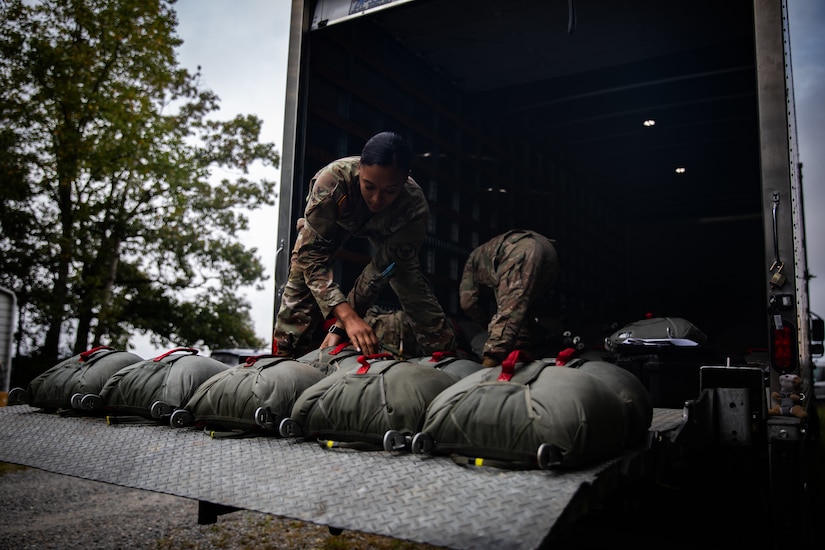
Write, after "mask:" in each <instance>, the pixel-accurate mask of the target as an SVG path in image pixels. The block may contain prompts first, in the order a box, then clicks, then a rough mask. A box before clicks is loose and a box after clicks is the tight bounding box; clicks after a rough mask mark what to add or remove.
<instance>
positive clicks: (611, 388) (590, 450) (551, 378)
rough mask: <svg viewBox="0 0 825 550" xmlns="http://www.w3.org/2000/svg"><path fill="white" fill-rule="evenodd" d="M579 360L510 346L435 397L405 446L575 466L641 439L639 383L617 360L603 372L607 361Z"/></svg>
mask: <svg viewBox="0 0 825 550" xmlns="http://www.w3.org/2000/svg"><path fill="white" fill-rule="evenodd" d="M586 364H587V363H583V364H580V363H575V362H572V363H571V365H573V368H571V367H567V366H557V365H556V362H555V360H554V359H552V358H548V359H542V360H535V361H533V360H529V358H527V357H525V356H523V355H522V352H519V351H515V352H513V353H511V354H510V355H509V356H508V357H507V359H505V361H504V362H503V363H502V365H501V366H500V367H495V368H492V369H485V370H481V371H478V372H475V373H473V374H471V375H469V376H467V377H466V378H463V379H461V380H459V381H458V382H456V383H455V384H453V385H452V386H451V387H449V388H448V389H447V390H445V391H443V392H442V393H441V394H439V395H438V396H437V397H435V398H434V399H433V401H432V402H431V403H430V405H429V407H428V408H427V415H426V419H425V422H424V426H423V428H422V429H421V431H420V432H418V433H416V434H415V435H414V436H413V439H412V445H411V447H412V451H413V452H414V453H417V454H425V453H426V454H430V453H436V454H448V455H451V457H452V458H453V460H454V461H456V462H457V463H459V464H476V465H483V464H486V465H491V466H496V467H503V468H542V469H549V468H575V467H580V466H584V465H587V464H590V463H593V462H595V461H598V460H602V459H605V458H607V457H609V456H611V455H615V454H617V453H618V452H620V451H621V450H622V449H624V448H625V447H627V446H628V445H629V444H631V443H633V442H641V441H643V436H644V434H643V433H642V429H641V426H643V425H645V424H647V426H644V429H645V430H646V429H647V427H648V426H649V424H650V419H651V418H652V408H651V407H649V405H647V404H646V402H645V395H644V392H645V390H644V388H643V387H641V386H640V385H639V383H638V380H635V379H634V377H633V376H632V375H630V376H626V375H625V374H629V373H621V372H620V371H621V369H620V368H619V367H615V366H614V368H615V369H616V370H615V371H609V374H608V375H605V372H604V371H605V370H606V369H607V367H608V365H595V366H590V367H587V368H584V367H585V365H586ZM576 367H578V368H576ZM614 375H615V376H614ZM634 440H638V441H634Z"/></svg>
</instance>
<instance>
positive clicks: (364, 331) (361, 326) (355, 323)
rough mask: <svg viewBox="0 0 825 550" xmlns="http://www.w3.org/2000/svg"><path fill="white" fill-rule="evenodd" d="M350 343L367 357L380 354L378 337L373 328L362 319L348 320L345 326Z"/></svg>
mask: <svg viewBox="0 0 825 550" xmlns="http://www.w3.org/2000/svg"><path fill="white" fill-rule="evenodd" d="M344 328H345V330H346V331H347V334H348V335H349V341H350V343H351V344H352V345H353V346H354V347H355V349H357V350H358V351H360V352H362V353H364V354H365V355H370V354H373V353H378V349H379V348H378V337H376V336H375V332H374V331H373V330H372V328H371V327H370V326H369V325H368V324H367V323H365V322H364V320H363V319H361V318H360V317H355V318H353V319H348V320H347V322H346V324H345V325H344Z"/></svg>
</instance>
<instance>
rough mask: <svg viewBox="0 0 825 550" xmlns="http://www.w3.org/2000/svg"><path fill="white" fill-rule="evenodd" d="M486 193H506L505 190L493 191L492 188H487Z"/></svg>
mask: <svg viewBox="0 0 825 550" xmlns="http://www.w3.org/2000/svg"><path fill="white" fill-rule="evenodd" d="M487 192H488V193H506V192H507V190H506V189H504V188H503V187H499V188H498V189H494V188H493V187H488V188H487Z"/></svg>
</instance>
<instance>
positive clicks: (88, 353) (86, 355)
mask: <svg viewBox="0 0 825 550" xmlns="http://www.w3.org/2000/svg"><path fill="white" fill-rule="evenodd" d="M102 349H112V350H113V349H115V348H113V347H111V346H97V347H96V348H92V349H90V350H86V351H84V352H83V353H81V354H80V361H85V360H86V359H88V358H89V357H90V356H91V355H93V354H94V353H96V352H98V351H100V350H102Z"/></svg>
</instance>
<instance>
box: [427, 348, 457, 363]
mask: <svg viewBox="0 0 825 550" xmlns="http://www.w3.org/2000/svg"><path fill="white" fill-rule="evenodd" d="M445 357H455V352H454V351H434V352H433V355H432V357H430V363H438V362H439V361H441V360H442V359H444V358H445Z"/></svg>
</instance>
